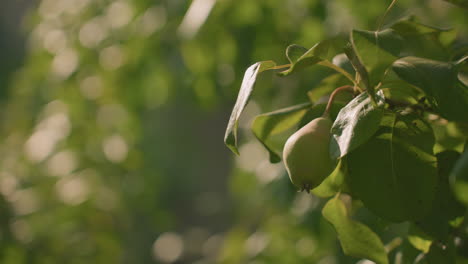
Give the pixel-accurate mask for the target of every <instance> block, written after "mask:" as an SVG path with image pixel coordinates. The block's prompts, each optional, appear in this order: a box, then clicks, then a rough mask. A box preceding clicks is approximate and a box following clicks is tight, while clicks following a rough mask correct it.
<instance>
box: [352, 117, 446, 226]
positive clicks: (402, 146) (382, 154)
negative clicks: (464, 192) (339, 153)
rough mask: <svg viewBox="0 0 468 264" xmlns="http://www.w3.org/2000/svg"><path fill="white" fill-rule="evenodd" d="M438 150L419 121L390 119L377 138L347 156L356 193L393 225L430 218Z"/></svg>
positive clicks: (424, 123) (431, 134)
mask: <svg viewBox="0 0 468 264" xmlns="http://www.w3.org/2000/svg"><path fill="white" fill-rule="evenodd" d="M433 145H434V134H433V132H432V129H431V127H430V126H429V125H428V124H427V123H426V122H424V121H423V120H421V119H420V118H419V117H418V116H417V115H415V114H407V115H400V114H396V113H392V112H387V113H385V114H384V117H383V119H382V122H381V126H380V128H379V129H378V130H377V132H376V133H375V134H374V136H373V137H372V138H371V139H370V140H368V141H367V142H366V143H364V144H363V145H361V146H360V147H358V148H357V149H355V150H354V151H352V152H350V153H349V154H348V155H347V161H348V177H346V179H347V182H348V185H349V187H350V189H351V193H352V194H353V195H356V196H357V197H359V199H361V200H362V202H363V203H364V205H365V206H366V207H367V208H368V209H369V210H371V211H372V212H374V213H375V214H376V215H378V216H380V217H382V218H384V219H387V220H390V221H395V222H400V221H405V220H418V219H420V218H422V217H424V216H425V215H426V214H427V213H428V212H429V210H430V209H431V206H432V200H433V198H434V195H435V186H436V184H437V170H436V163H437V162H436V158H435V157H434V155H433V152H432V148H433Z"/></svg>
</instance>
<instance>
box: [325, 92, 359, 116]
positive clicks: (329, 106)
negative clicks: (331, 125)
mask: <svg viewBox="0 0 468 264" xmlns="http://www.w3.org/2000/svg"><path fill="white" fill-rule="evenodd" d="M341 91H350V92H354V89H353V86H351V85H344V86H341V87H338V88H336V89H335V90H334V91H333V92H332V93H331V95H330V98H329V99H328V103H327V107H326V108H325V112H323V115H322V117H329V116H330V109H331V106H332V104H333V101H334V100H335V97H336V95H337V94H338V93H339V92H341Z"/></svg>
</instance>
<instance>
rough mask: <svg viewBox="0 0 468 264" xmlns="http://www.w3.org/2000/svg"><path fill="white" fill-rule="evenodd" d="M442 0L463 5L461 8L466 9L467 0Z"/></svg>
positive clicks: (467, 7)
mask: <svg viewBox="0 0 468 264" xmlns="http://www.w3.org/2000/svg"><path fill="white" fill-rule="evenodd" d="M444 1H447V2H449V3H452V4H454V5H457V6H459V7H463V8H466V9H468V1H467V0H444Z"/></svg>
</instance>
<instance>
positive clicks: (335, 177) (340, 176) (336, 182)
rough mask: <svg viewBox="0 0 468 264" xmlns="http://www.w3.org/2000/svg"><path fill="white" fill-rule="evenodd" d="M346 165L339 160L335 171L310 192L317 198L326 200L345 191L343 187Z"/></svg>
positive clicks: (345, 188)
mask: <svg viewBox="0 0 468 264" xmlns="http://www.w3.org/2000/svg"><path fill="white" fill-rule="evenodd" d="M345 167H346V163H345V161H344V160H340V161H339V162H338V165H337V166H336V168H335V170H334V171H333V172H332V173H331V174H330V175H329V176H328V177H327V178H325V180H324V181H323V182H322V183H321V184H320V185H319V186H317V187H315V188H314V189H312V190H311V193H313V194H314V195H316V196H318V197H322V198H327V197H331V196H333V195H335V194H336V193H338V192H340V191H346V190H347V189H348V188H347V187H346V186H345V180H344V177H345V171H346V168H345Z"/></svg>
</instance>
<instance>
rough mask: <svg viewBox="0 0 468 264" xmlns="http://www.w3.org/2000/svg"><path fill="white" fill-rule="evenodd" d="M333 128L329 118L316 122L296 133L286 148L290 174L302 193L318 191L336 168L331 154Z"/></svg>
mask: <svg viewBox="0 0 468 264" xmlns="http://www.w3.org/2000/svg"><path fill="white" fill-rule="evenodd" d="M332 125H333V122H332V121H331V120H330V119H329V118H328V117H319V118H316V119H314V120H312V121H310V122H309V123H308V124H307V125H305V126H303V127H302V128H301V129H299V130H298V131H296V133H294V134H293V135H292V136H291V137H289V139H288V140H287V141H286V144H285V145H284V150H283V161H284V164H285V166H286V170H287V171H288V174H289V178H290V179H291V182H292V183H293V184H294V185H295V186H296V187H298V188H299V189H300V190H306V191H309V190H310V189H313V188H315V187H317V186H318V185H319V184H320V183H321V182H322V181H323V180H324V179H325V178H326V177H327V176H328V175H329V174H330V173H331V172H332V171H333V170H334V168H335V165H336V163H335V161H334V160H333V159H331V158H330V155H329V150H328V145H329V144H330V137H331V134H330V130H331V127H332Z"/></svg>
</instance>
